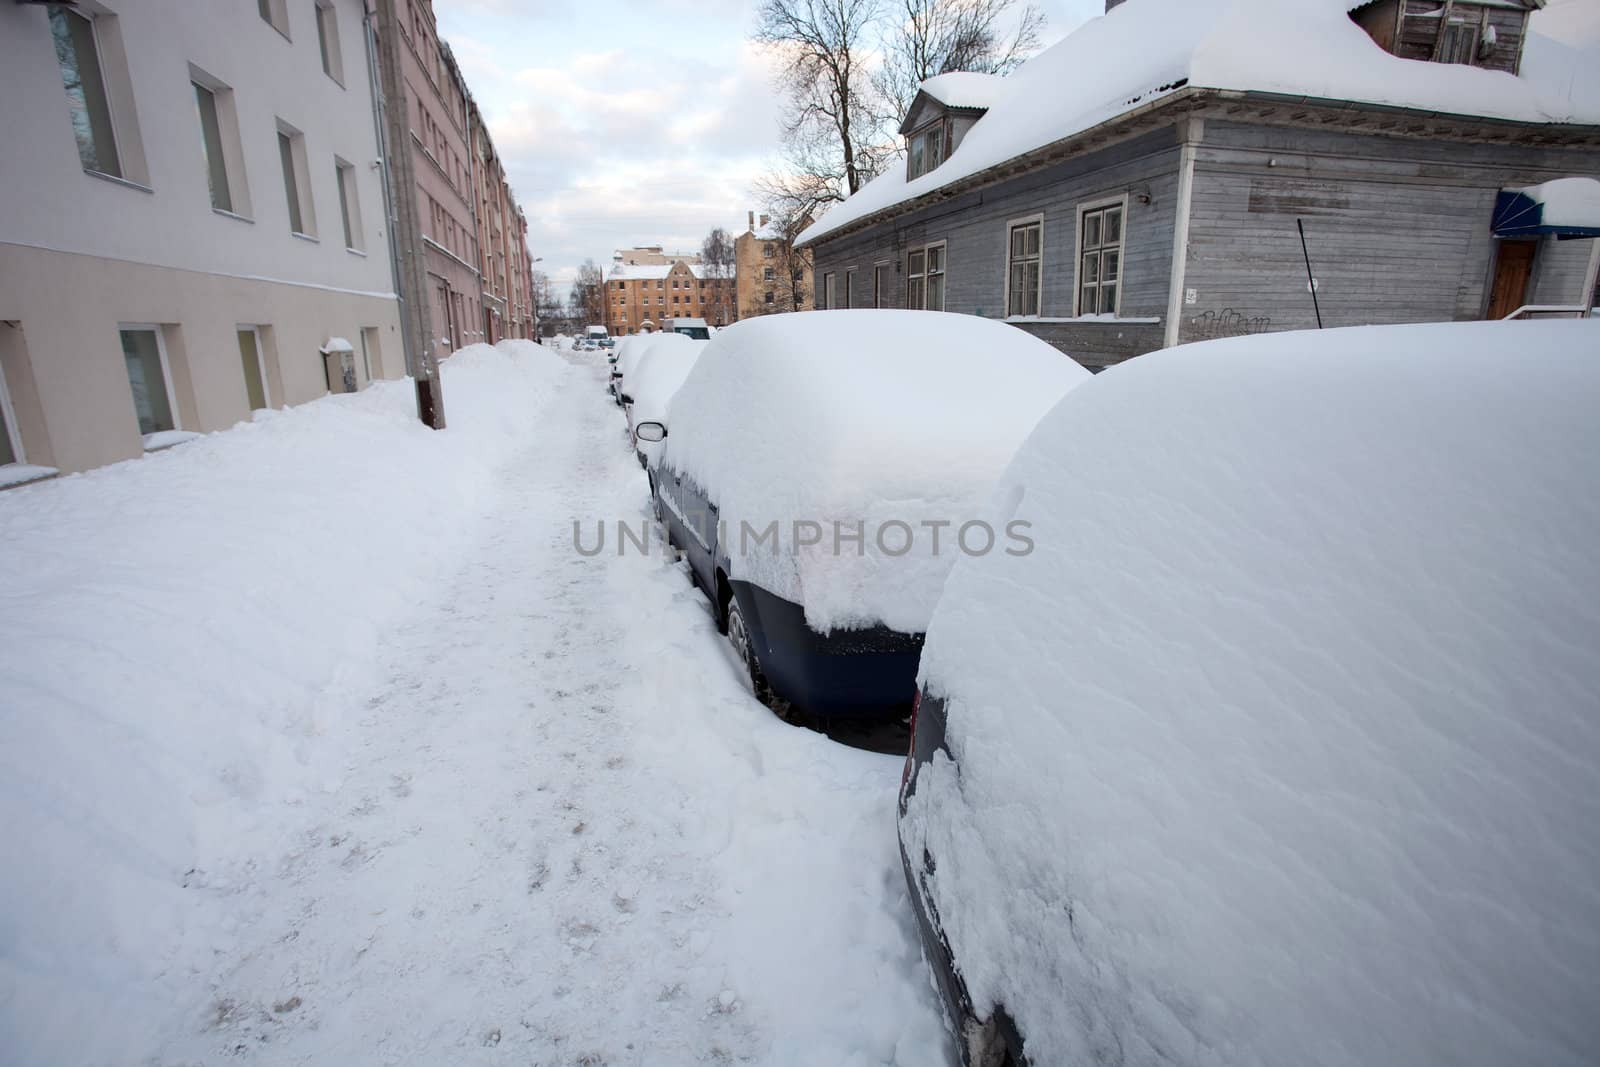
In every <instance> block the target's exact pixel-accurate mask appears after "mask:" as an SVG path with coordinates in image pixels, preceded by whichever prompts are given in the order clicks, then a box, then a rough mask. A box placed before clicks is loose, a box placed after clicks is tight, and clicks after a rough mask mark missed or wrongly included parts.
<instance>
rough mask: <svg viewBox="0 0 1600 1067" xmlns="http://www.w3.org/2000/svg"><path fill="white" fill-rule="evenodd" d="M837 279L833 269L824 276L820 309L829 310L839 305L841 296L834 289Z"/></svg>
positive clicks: (818, 305)
mask: <svg viewBox="0 0 1600 1067" xmlns="http://www.w3.org/2000/svg"><path fill="white" fill-rule="evenodd" d="M835 279H836V275H835V274H834V273H833V271H831V270H830V271H829V272H828V273H826V274H824V275H823V276H822V300H821V301H820V302H819V303H818V304H817V307H818V308H819V309H822V310H827V309H828V308H835V307H838V306H839V305H838V303H837V301H838V299H839V296H838V293H836V292H835V291H834V282H835Z"/></svg>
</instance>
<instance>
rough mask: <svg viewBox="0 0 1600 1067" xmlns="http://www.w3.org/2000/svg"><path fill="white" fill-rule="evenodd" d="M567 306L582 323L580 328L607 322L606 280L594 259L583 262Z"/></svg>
mask: <svg viewBox="0 0 1600 1067" xmlns="http://www.w3.org/2000/svg"><path fill="white" fill-rule="evenodd" d="M567 304H568V306H569V307H570V308H571V310H572V313H573V315H574V316H576V317H577V318H578V319H579V320H581V321H580V323H579V325H580V326H594V325H599V324H600V323H603V322H605V321H606V287H605V278H604V276H603V275H601V273H600V267H599V265H598V264H596V263H595V261H594V260H592V259H586V260H584V261H583V265H582V266H580V267H579V268H578V277H577V279H576V280H574V281H573V283H572V292H571V294H569V295H568V297H567Z"/></svg>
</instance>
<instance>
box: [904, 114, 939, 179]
mask: <svg viewBox="0 0 1600 1067" xmlns="http://www.w3.org/2000/svg"><path fill="white" fill-rule="evenodd" d="M943 162H944V124H943V122H936V123H934V124H933V125H932V126H929V127H927V128H925V129H923V130H919V131H918V132H916V133H914V134H912V135H911V141H910V143H909V144H908V145H907V153H906V168H907V170H906V180H908V181H909V180H911V179H912V178H920V177H922V175H924V174H926V173H928V172H929V171H930V170H932V169H933V168H934V167H937V166H938V165H939V164H940V163H943Z"/></svg>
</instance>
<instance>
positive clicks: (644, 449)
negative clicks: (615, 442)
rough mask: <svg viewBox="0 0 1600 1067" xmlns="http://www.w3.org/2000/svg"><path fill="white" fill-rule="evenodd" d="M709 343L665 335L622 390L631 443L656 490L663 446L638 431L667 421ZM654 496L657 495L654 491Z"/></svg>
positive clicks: (684, 336) (676, 334)
mask: <svg viewBox="0 0 1600 1067" xmlns="http://www.w3.org/2000/svg"><path fill="white" fill-rule="evenodd" d="M706 343H707V342H705V341H696V340H692V339H691V338H689V337H688V336H686V335H684V334H681V333H670V334H663V335H661V336H660V337H658V338H657V339H656V341H655V343H654V344H652V345H651V346H650V348H649V350H648V351H647V352H645V354H644V355H643V356H642V357H640V359H639V362H638V366H636V367H635V368H634V370H633V373H632V374H631V375H629V376H628V380H627V384H626V386H625V387H624V388H623V390H622V401H623V411H624V412H626V413H627V416H628V440H629V441H631V442H633V449H634V454H635V455H636V456H638V458H639V466H641V467H643V468H645V470H646V471H649V472H651V473H650V484H651V486H652V487H654V485H655V474H654V472H653V471H652V470H651V468H652V459H658V458H660V452H661V445H660V443H659V442H651V441H642V440H640V439H639V436H638V433H637V432H636V428H637V427H638V425H639V423H641V422H652V421H653V422H660V421H664V420H665V419H666V417H667V405H668V404H670V403H671V402H672V398H673V396H674V395H675V394H676V393H677V392H678V389H679V387H681V386H682V385H683V382H684V379H685V378H687V377H688V376H689V372H690V371H691V370H693V369H694V365H695V362H696V361H697V360H699V358H700V353H701V352H703V351H705V347H706ZM651 492H652V493H654V488H652V490H651Z"/></svg>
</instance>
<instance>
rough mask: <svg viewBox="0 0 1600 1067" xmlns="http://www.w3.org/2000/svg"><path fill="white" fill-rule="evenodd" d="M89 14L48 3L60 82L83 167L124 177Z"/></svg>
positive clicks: (95, 38)
mask: <svg viewBox="0 0 1600 1067" xmlns="http://www.w3.org/2000/svg"><path fill="white" fill-rule="evenodd" d="M95 29H96V27H95V21H94V20H93V19H92V18H88V17H85V16H83V15H80V14H78V13H77V12H76V11H71V10H68V9H67V8H65V7H62V6H61V5H60V4H51V5H50V36H51V37H52V38H53V39H54V41H55V47H56V62H57V64H58V65H59V66H60V68H61V84H62V86H63V87H64V88H65V89H66V91H67V103H68V105H69V107H70V108H71V111H72V133H73V135H74V136H75V137H76V138H77V140H78V159H79V160H80V161H81V162H82V163H83V169H84V170H89V171H94V172H95V173H97V174H109V175H110V176H111V177H113V178H121V177H123V173H122V160H121V159H120V157H119V156H118V154H117V136H116V129H115V126H114V124H113V122H112V115H111V97H110V94H109V92H108V91H107V87H106V79H105V73H104V71H103V70H102V69H101V65H100V46H99V40H98V35H97V34H96V32H95Z"/></svg>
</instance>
